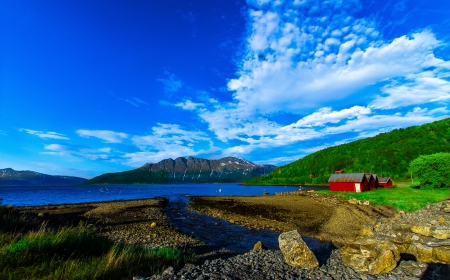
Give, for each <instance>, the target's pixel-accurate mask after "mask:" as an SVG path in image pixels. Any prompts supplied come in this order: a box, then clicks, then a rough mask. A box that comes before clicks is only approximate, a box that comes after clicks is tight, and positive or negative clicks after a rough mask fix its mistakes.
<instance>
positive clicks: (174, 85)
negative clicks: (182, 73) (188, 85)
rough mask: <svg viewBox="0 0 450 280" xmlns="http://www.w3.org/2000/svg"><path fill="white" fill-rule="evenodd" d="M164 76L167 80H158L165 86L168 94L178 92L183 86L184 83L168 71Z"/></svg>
mask: <svg viewBox="0 0 450 280" xmlns="http://www.w3.org/2000/svg"><path fill="white" fill-rule="evenodd" d="M164 76H165V78H158V79H156V80H157V81H158V82H161V83H162V84H163V85H164V90H165V91H166V93H174V92H177V91H178V90H179V89H180V88H181V87H182V86H183V82H182V81H181V80H180V79H178V78H177V76H176V75H175V74H172V73H170V72H169V71H168V70H164Z"/></svg>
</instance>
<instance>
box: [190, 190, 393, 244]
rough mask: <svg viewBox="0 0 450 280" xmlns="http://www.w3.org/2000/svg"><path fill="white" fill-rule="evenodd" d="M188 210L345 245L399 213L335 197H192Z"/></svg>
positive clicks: (312, 195) (312, 194)
mask: <svg viewBox="0 0 450 280" xmlns="http://www.w3.org/2000/svg"><path fill="white" fill-rule="evenodd" d="M189 200H191V201H192V202H193V203H191V204H189V205H188V208H189V209H191V210H193V211H196V212H198V213H201V214H206V215H211V216H214V217H218V218H222V219H225V220H228V221H230V222H231V223H237V224H240V225H243V226H247V227H250V228H258V229H261V228H268V229H271V230H275V231H280V232H282V231H290V230H294V229H296V230H298V232H299V233H300V234H301V235H304V236H308V237H313V238H317V239H319V240H321V241H324V242H327V241H335V242H339V241H345V240H349V239H352V238H354V237H356V235H357V234H358V233H359V232H360V230H361V229H362V228H363V227H365V226H373V225H374V224H375V223H376V222H377V220H378V219H379V218H381V217H391V216H393V215H394V214H395V210H394V209H392V208H389V207H385V206H372V205H353V204H350V203H349V202H347V201H343V200H342V199H341V198H339V197H337V196H333V195H320V194H315V193H307V192H300V193H298V194H296V195H286V196H281V195H271V196H251V197H249V196H228V197H224V196H220V197H190V198H189Z"/></svg>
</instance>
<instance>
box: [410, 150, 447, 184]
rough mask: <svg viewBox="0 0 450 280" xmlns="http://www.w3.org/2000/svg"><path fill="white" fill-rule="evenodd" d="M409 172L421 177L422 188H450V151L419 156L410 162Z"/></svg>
mask: <svg viewBox="0 0 450 280" xmlns="http://www.w3.org/2000/svg"><path fill="white" fill-rule="evenodd" d="M409 172H412V174H413V175H415V176H416V177H417V178H419V180H420V187H421V188H424V189H436V188H449V187H450V153H437V154H432V155H423V156H419V157H418V158H416V159H415V160H413V161H411V163H410V164H409Z"/></svg>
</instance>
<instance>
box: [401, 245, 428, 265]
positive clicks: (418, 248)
mask: <svg viewBox="0 0 450 280" xmlns="http://www.w3.org/2000/svg"><path fill="white" fill-rule="evenodd" d="M406 253H407V254H411V255H413V256H415V257H416V260H417V261H419V262H432V260H433V248H431V247H429V246H426V245H423V244H420V243H413V244H411V245H410V246H409V248H408V250H406Z"/></svg>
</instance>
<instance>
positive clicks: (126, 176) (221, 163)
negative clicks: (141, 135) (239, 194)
mask: <svg viewBox="0 0 450 280" xmlns="http://www.w3.org/2000/svg"><path fill="white" fill-rule="evenodd" d="M274 168H275V166H273V165H259V164H254V163H251V162H249V161H246V160H243V159H240V158H234V157H226V158H222V159H218V160H208V159H201V158H193V157H189V158H187V159H186V158H183V157H179V158H176V159H175V160H173V159H171V158H169V159H165V160H162V161H160V162H158V163H147V164H145V165H143V166H142V167H140V168H138V169H134V170H129V171H125V172H117V173H107V174H103V175H100V176H97V177H95V178H92V179H90V180H88V181H86V182H84V183H83V184H85V185H90V184H168V183H175V184H176V183H240V182H242V181H244V180H246V179H251V178H254V177H257V176H262V175H266V174H269V172H270V171H272V170H273V169H274Z"/></svg>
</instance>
